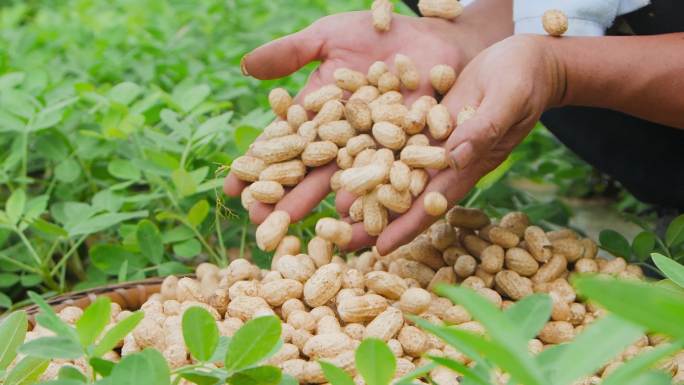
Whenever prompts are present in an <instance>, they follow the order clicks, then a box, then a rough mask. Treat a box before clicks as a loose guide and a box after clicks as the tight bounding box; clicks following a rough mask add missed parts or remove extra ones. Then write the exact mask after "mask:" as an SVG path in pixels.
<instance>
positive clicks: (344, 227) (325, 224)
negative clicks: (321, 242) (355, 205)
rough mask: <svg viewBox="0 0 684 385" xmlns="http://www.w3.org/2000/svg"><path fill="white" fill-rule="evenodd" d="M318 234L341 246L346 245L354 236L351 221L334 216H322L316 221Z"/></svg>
mask: <svg viewBox="0 0 684 385" xmlns="http://www.w3.org/2000/svg"><path fill="white" fill-rule="evenodd" d="M316 235H318V236H319V237H321V238H323V239H325V240H327V241H330V242H332V243H334V244H336V245H338V246H340V247H344V246H346V245H347V244H348V243H349V241H351V238H352V227H351V225H350V224H349V223H347V222H343V221H340V220H337V219H333V218H321V219H319V220H318V222H316Z"/></svg>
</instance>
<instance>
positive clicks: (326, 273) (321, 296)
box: [304, 263, 342, 307]
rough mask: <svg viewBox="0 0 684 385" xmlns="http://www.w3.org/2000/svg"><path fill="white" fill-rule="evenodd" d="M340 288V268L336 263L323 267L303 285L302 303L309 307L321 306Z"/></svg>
mask: <svg viewBox="0 0 684 385" xmlns="http://www.w3.org/2000/svg"><path fill="white" fill-rule="evenodd" d="M341 287H342V268H341V267H340V265H338V264H336V263H329V264H327V265H323V266H321V267H319V268H318V270H316V272H315V273H314V274H313V275H312V276H311V278H309V280H308V281H306V283H305V284H304V302H306V303H307V304H308V305H309V306H311V307H316V306H322V305H324V304H325V303H327V302H328V301H330V300H331V299H332V298H334V297H335V295H336V294H337V292H338V291H339V290H340V288H341Z"/></svg>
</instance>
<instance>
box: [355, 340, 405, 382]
mask: <svg viewBox="0 0 684 385" xmlns="http://www.w3.org/2000/svg"><path fill="white" fill-rule="evenodd" d="M355 361H356V369H357V370H358V371H359V373H360V374H361V376H362V377H363V379H364V380H365V382H366V384H367V385H388V384H389V382H390V380H391V379H392V378H393V377H394V373H395V371H396V369H397V360H396V358H395V357H394V354H392V351H391V350H390V349H389V347H388V346H387V344H385V342H383V341H382V340H379V339H375V338H367V339H365V340H363V341H362V342H361V344H360V345H359V347H358V348H357V349H356V356H355Z"/></svg>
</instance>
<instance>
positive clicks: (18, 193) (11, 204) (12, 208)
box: [5, 189, 26, 225]
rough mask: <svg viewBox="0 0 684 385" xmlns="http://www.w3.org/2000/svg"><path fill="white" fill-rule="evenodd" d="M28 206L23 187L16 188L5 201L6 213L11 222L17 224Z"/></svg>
mask: <svg viewBox="0 0 684 385" xmlns="http://www.w3.org/2000/svg"><path fill="white" fill-rule="evenodd" d="M25 206H26V192H25V191H24V190H23V189H18V190H14V192H13V193H12V195H10V197H9V199H7V202H6V203H5V213H6V214H7V217H8V218H9V220H10V224H12V225H16V224H17V223H19V219H21V214H23V213H24V207H25Z"/></svg>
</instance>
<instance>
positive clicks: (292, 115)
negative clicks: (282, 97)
mask: <svg viewBox="0 0 684 385" xmlns="http://www.w3.org/2000/svg"><path fill="white" fill-rule="evenodd" d="M307 120H309V114H308V113H307V112H306V110H305V109H304V107H302V106H301V105H299V104H293V105H291V106H290V108H288V109H287V122H288V123H290V126H292V127H294V128H299V126H301V125H302V124H304V122H306V121H307Z"/></svg>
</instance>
